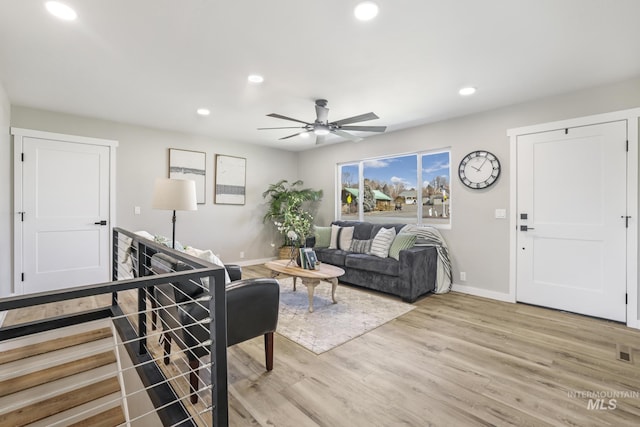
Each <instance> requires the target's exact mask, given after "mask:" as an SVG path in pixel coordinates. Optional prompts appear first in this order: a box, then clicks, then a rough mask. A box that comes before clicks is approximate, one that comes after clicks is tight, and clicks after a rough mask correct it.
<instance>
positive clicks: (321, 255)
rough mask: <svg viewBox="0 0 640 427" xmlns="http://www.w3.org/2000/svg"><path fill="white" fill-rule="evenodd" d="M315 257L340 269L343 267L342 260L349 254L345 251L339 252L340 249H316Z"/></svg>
mask: <svg viewBox="0 0 640 427" xmlns="http://www.w3.org/2000/svg"><path fill="white" fill-rule="evenodd" d="M315 251H316V257H317V258H318V259H319V260H320V261H322V262H326V263H327V264H331V265H336V266H338V267H342V266H343V265H344V259H345V257H346V256H347V255H348V254H349V252H347V251H341V250H340V249H316V250H315Z"/></svg>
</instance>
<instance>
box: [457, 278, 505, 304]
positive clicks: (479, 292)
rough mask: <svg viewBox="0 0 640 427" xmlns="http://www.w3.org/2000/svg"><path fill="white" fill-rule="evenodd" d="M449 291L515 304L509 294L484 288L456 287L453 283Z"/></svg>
mask: <svg viewBox="0 0 640 427" xmlns="http://www.w3.org/2000/svg"><path fill="white" fill-rule="evenodd" d="M451 290H452V291H454V292H460V293H463V294H468V295H474V296H477V297H483V298H489V299H493V300H497V301H503V302H511V303H514V302H515V300H514V299H512V298H511V295H510V294H505V293H504V292H496V291H490V290H488V289H484V288H476V287H474V286H469V285H458V284H456V283H454V284H453V286H452V287H451Z"/></svg>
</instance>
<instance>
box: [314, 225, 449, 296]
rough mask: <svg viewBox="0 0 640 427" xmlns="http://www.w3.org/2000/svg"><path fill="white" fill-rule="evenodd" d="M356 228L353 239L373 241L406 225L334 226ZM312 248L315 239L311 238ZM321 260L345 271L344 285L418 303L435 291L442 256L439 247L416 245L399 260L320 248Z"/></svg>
mask: <svg viewBox="0 0 640 427" xmlns="http://www.w3.org/2000/svg"><path fill="white" fill-rule="evenodd" d="M333 224H335V225H338V226H340V227H354V233H353V238H354V239H358V240H368V239H373V238H374V237H375V235H376V234H377V233H378V231H379V230H380V228H390V227H394V228H395V229H396V232H397V233H398V232H400V230H401V229H402V228H403V227H404V226H405V225H406V224H373V223H370V222H359V221H334V222H332V225H333ZM308 243H311V244H312V246H313V244H315V239H313V238H312V239H310V242H308ZM314 251H315V252H316V255H317V257H318V259H319V260H320V261H322V262H324V263H327V264H331V265H335V266H338V267H340V268H342V269H344V271H345V274H344V276H340V277H339V278H338V279H339V280H340V282H345V283H349V284H352V285H357V286H361V287H364V288H368V289H374V290H376V291H382V292H386V293H388V294H392V295H396V296H399V297H400V298H402V300H403V301H405V302H414V301H415V300H416V299H418V298H419V297H421V296H423V295H425V294H428V293H429V292H433V290H434V289H435V284H436V272H437V263H438V253H437V251H436V248H435V247H425V246H414V247H412V248H409V249H406V250H402V251H400V256H399V260H396V259H394V258H390V257H389V258H380V257H377V256H374V255H368V254H363V253H353V252H349V251H345V250H340V249H328V248H316V247H314Z"/></svg>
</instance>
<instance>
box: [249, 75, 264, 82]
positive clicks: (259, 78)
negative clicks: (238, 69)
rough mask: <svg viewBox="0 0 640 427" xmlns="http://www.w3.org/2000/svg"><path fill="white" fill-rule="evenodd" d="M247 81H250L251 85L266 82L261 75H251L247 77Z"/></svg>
mask: <svg viewBox="0 0 640 427" xmlns="http://www.w3.org/2000/svg"><path fill="white" fill-rule="evenodd" d="M247 80H249V83H262V82H263V81H264V77H262V76H261V75H259V74H251V75H250V76H249V77H247Z"/></svg>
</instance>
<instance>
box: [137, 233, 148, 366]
mask: <svg viewBox="0 0 640 427" xmlns="http://www.w3.org/2000/svg"><path fill="white" fill-rule="evenodd" d="M146 252H147V247H146V246H144V245H140V244H139V243H138V244H137V245H136V256H137V258H138V272H137V276H138V277H144V276H146V268H145V266H144V262H145V258H146ZM138 339H139V341H138V353H139V354H145V353H147V290H146V289H145V288H139V289H138Z"/></svg>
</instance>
